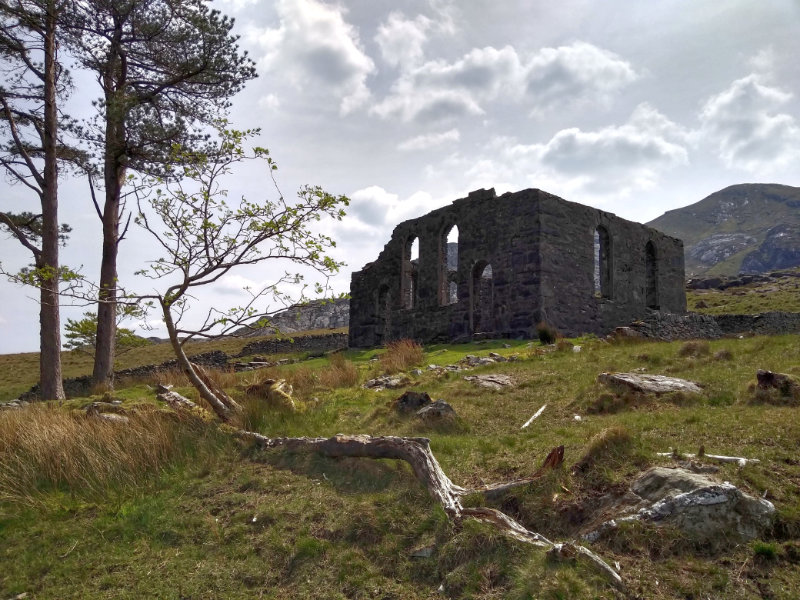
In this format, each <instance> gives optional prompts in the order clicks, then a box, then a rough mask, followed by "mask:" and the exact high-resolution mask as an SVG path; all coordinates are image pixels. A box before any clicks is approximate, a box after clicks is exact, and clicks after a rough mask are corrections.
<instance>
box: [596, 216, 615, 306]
mask: <svg viewBox="0 0 800 600" xmlns="http://www.w3.org/2000/svg"><path fill="white" fill-rule="evenodd" d="M611 268H612V266H611V238H610V236H609V235H608V230H607V229H606V228H605V227H603V226H602V225H601V226H599V227H598V228H597V229H595V231H594V295H595V296H596V297H597V298H610V297H611V273H612V271H611Z"/></svg>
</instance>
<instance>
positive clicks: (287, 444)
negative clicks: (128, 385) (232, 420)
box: [236, 430, 623, 588]
mask: <svg viewBox="0 0 800 600" xmlns="http://www.w3.org/2000/svg"><path fill="white" fill-rule="evenodd" d="M236 435H237V436H238V437H239V438H241V439H244V440H250V441H252V442H255V443H256V444H257V445H258V446H260V447H262V448H286V449H290V450H305V451H312V452H316V453H317V454H321V455H323V456H328V457H331V458H340V457H360V458H391V459H397V460H404V461H406V462H407V463H408V464H409V465H411V469H412V470H413V471H414V475H415V476H416V477H417V479H418V480H419V481H420V482H422V484H423V485H424V486H425V487H426V488H427V489H428V492H429V493H430V494H431V496H433V497H434V498H435V499H436V501H437V502H439V504H441V506H442V508H444V510H445V512H446V513H447V515H448V516H449V517H450V518H451V519H453V520H455V521H459V520H462V519H465V518H471V519H477V520H479V521H483V522H485V523H489V524H491V525H493V526H494V527H496V528H497V529H499V530H500V531H501V532H502V533H504V534H505V535H508V536H509V537H512V538H514V539H516V540H519V541H521V542H525V543H528V544H533V545H534V546H539V547H543V548H551V549H553V548H555V549H557V550H558V552H559V555H561V556H563V555H565V553H566V554H570V555H571V556H573V557H575V558H582V559H583V560H587V561H588V562H589V563H591V564H593V565H594V566H595V567H596V568H598V569H599V570H600V571H601V572H602V573H603V574H605V575H606V576H607V577H608V578H609V580H610V582H611V583H612V584H613V585H614V586H616V587H618V588H621V587H623V584H622V578H621V577H620V576H619V574H618V573H617V572H616V571H615V570H614V569H613V568H612V567H611V566H610V565H609V564H608V563H606V562H605V561H604V560H603V559H602V558H600V557H599V556H597V555H596V554H594V553H593V552H591V551H590V550H588V549H587V548H584V547H582V546H576V545H574V544H571V543H569V542H564V543H554V542H551V541H550V540H548V539H547V538H546V537H544V536H543V535H541V534H539V533H536V532H534V531H530V530H528V529H527V528H525V527H524V526H523V525H522V524H520V523H519V522H518V521H516V520H514V519H512V518H511V517H509V516H508V515H506V514H505V513H503V512H501V511H499V510H496V509H493V508H486V507H478V508H469V507H467V508H465V507H464V506H462V504H461V498H462V497H463V496H466V495H468V494H474V493H479V494H485V495H493V494H498V493H501V491H507V490H509V489H512V488H514V487H519V486H521V485H527V484H528V483H531V482H532V481H533V480H535V479H537V478H539V477H541V476H542V475H543V474H544V473H545V472H546V471H547V470H549V469H551V468H553V467H554V466H558V465H560V464H561V462H562V461H563V457H564V447H563V446H559V447H558V448H555V449H553V450H552V451H551V452H550V454H548V456H547V458H546V459H545V461H544V463H543V464H542V466H541V467H540V468H539V470H537V472H536V473H534V475H533V476H532V477H530V478H527V479H521V480H518V481H513V482H510V483H504V484H492V485H487V486H483V487H481V488H475V489H468V488H464V487H461V486H459V485H456V484H454V483H453V482H452V481H451V480H450V478H449V477H448V476H447V475H446V474H445V472H444V471H443V470H442V467H441V466H440V465H439V461H437V460H436V457H435V456H434V455H433V452H432V451H431V448H430V440H428V439H427V438H404V437H395V436H382V437H371V436H369V435H343V434H339V435H335V436H333V437H331V438H269V437H266V436H264V435H261V434H259V433H254V432H252V431H243V430H239V431H237V432H236Z"/></svg>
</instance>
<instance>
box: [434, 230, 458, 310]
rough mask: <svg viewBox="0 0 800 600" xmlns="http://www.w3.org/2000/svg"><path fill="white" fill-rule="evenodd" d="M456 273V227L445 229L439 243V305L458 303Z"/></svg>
mask: <svg viewBox="0 0 800 600" xmlns="http://www.w3.org/2000/svg"><path fill="white" fill-rule="evenodd" d="M457 271H458V225H452V226H450V227H445V229H444V230H443V231H442V236H441V240H440V243H439V304H440V305H441V306H447V305H448V304H455V303H456V302H458V285H457V284H456V282H455V280H454V278H455V275H456V272H457Z"/></svg>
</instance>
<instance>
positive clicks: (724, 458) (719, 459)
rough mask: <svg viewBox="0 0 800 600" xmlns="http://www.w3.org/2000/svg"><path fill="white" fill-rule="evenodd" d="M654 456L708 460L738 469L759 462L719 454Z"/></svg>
mask: <svg viewBox="0 0 800 600" xmlns="http://www.w3.org/2000/svg"><path fill="white" fill-rule="evenodd" d="M656 454H657V456H672V457H675V458H708V459H710V460H716V461H717V462H721V463H737V464H738V465H739V466H740V467H744V466H746V465H748V464H750V463H759V462H761V461H760V460H758V459H757V458H743V457H741V456H724V455H721V454H706V453H699V454H683V453H677V452H675V451H672V452H657V453H656Z"/></svg>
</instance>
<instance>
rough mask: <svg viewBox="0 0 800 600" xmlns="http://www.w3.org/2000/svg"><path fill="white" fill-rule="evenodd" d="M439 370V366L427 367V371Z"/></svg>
mask: <svg viewBox="0 0 800 600" xmlns="http://www.w3.org/2000/svg"><path fill="white" fill-rule="evenodd" d="M438 368H439V365H428V371H435V370H436V369H438Z"/></svg>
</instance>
